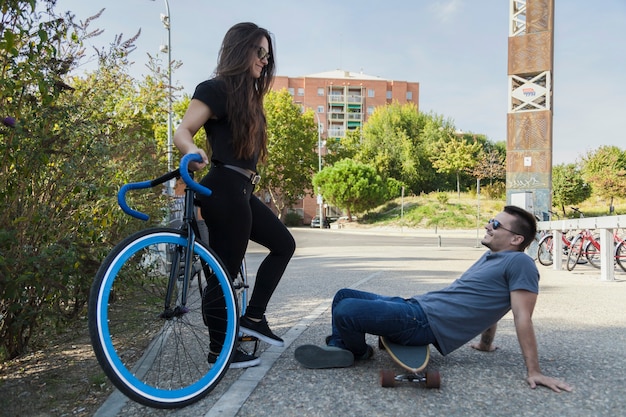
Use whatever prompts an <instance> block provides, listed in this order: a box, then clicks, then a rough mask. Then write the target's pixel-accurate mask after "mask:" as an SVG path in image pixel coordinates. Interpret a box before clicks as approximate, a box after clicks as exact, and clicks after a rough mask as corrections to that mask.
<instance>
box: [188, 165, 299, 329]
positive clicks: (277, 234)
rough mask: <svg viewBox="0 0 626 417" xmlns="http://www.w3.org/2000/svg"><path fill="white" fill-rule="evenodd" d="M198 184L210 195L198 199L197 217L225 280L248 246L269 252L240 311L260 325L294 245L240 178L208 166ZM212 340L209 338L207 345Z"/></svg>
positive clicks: (241, 258) (235, 174)
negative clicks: (250, 243)
mask: <svg viewBox="0 0 626 417" xmlns="http://www.w3.org/2000/svg"><path fill="white" fill-rule="evenodd" d="M200 183H201V184H202V185H204V186H205V187H208V188H210V189H211V190H212V191H213V194H211V196H209V197H200V203H201V205H200V207H201V212H202V217H203V218H204V220H205V222H206V224H207V227H208V229H209V246H210V247H211V248H212V249H213V250H214V251H215V253H216V254H217V255H218V256H219V258H220V259H221V260H222V262H223V263H224V266H225V267H226V269H227V271H228V273H229V274H230V276H231V277H236V276H237V273H238V271H239V267H240V265H241V262H242V260H243V257H244V255H245V253H246V249H247V247H248V241H249V240H252V241H253V242H256V243H258V244H260V245H263V246H265V247H266V248H267V249H269V251H270V253H269V254H268V255H267V257H266V258H265V259H264V260H263V262H262V263H261V265H260V266H259V270H258V271H257V274H256V280H255V284H254V289H253V291H252V295H251V296H250V302H249V303H248V306H247V309H246V315H247V316H248V317H251V318H257V319H260V318H262V317H263V315H264V314H265V310H266V308H267V304H268V303H269V301H270V298H271V297H272V294H273V293H274V290H275V289H276V287H277V286H278V283H279V281H280V279H281V278H282V276H283V273H284V272H285V268H287V264H288V263H289V260H290V259H291V256H292V255H293V253H294V251H295V249H296V242H295V240H294V239H293V236H291V233H289V230H287V228H286V227H285V225H284V224H283V223H282V222H281V221H280V220H279V219H278V217H276V215H275V214H274V213H273V212H272V211H271V210H270V209H269V208H268V207H267V206H266V205H265V204H263V203H262V202H261V201H260V200H259V199H258V198H257V197H256V196H254V195H253V194H252V192H253V191H254V186H253V185H252V184H251V183H250V181H249V180H248V179H247V178H246V177H244V176H243V175H241V174H240V173H238V172H236V171H233V170H231V169H229V168H225V167H216V166H212V167H211V170H210V171H209V173H208V174H207V175H206V176H205V177H204V178H203V179H202V181H201V182H200ZM210 287H211V286H209V288H210ZM211 298H213V297H210V296H209V299H211ZM209 327H211V326H210V324H209ZM215 337H216V336H214V335H213V334H212V335H211V339H212V341H215ZM217 338H218V339H219V336H217ZM222 340H223V339H222Z"/></svg>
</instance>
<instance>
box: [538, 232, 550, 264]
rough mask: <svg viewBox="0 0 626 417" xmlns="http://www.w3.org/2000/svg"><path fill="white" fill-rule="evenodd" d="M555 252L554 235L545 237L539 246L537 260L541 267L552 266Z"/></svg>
mask: <svg viewBox="0 0 626 417" xmlns="http://www.w3.org/2000/svg"><path fill="white" fill-rule="evenodd" d="M553 251H554V238H553V237H552V235H545V236H544V237H542V238H541V240H540V241H539V244H538V245H537V260H538V261H539V263H540V264H541V265H544V266H550V265H552V263H553V262H554V261H553V258H552V252H553Z"/></svg>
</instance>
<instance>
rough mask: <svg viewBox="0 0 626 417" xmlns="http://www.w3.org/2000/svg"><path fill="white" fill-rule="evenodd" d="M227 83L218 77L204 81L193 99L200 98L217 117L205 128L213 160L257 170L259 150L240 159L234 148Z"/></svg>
mask: <svg viewBox="0 0 626 417" xmlns="http://www.w3.org/2000/svg"><path fill="white" fill-rule="evenodd" d="M227 96H228V94H227V92H226V84H225V83H224V82H223V81H220V80H218V79H215V78H213V79H211V80H207V81H203V82H201V83H200V84H198V86H197V87H196V91H195V92H194V93H193V97H192V98H193V99H196V100H200V101H201V102H203V103H204V104H206V105H207V106H209V108H210V109H211V113H213V116H214V117H215V118H212V119H209V120H207V122H206V123H205V124H204V130H205V131H206V135H207V138H208V142H209V143H208V144H209V146H210V147H211V151H212V154H211V161H213V162H214V163H221V164H225V165H235V166H238V167H241V168H246V169H249V170H252V171H255V172H256V164H257V161H258V159H259V155H258V152H257V153H256V154H255V155H254V157H253V158H251V159H238V158H237V157H236V156H235V151H234V149H233V134H232V131H231V129H230V123H229V120H228V114H227V110H226V99H227Z"/></svg>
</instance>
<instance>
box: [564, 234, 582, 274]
mask: <svg viewBox="0 0 626 417" xmlns="http://www.w3.org/2000/svg"><path fill="white" fill-rule="evenodd" d="M582 245H583V239H582V237H581V236H580V235H578V236H576V237H575V238H574V240H572V245H571V246H570V248H569V253H568V254H567V270H568V271H572V270H574V268H575V267H576V264H577V263H578V260H579V259H580V255H581V254H582V252H583V248H582Z"/></svg>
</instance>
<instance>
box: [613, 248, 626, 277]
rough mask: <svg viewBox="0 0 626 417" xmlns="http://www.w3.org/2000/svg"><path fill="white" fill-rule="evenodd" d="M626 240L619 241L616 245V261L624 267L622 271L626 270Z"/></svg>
mask: <svg viewBox="0 0 626 417" xmlns="http://www.w3.org/2000/svg"><path fill="white" fill-rule="evenodd" d="M624 242H626V241H624V240H622V241H621V242H619V243H618V244H617V246H616V247H615V262H617V264H618V265H619V267H620V268H622V271H624V272H626V244H624Z"/></svg>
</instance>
